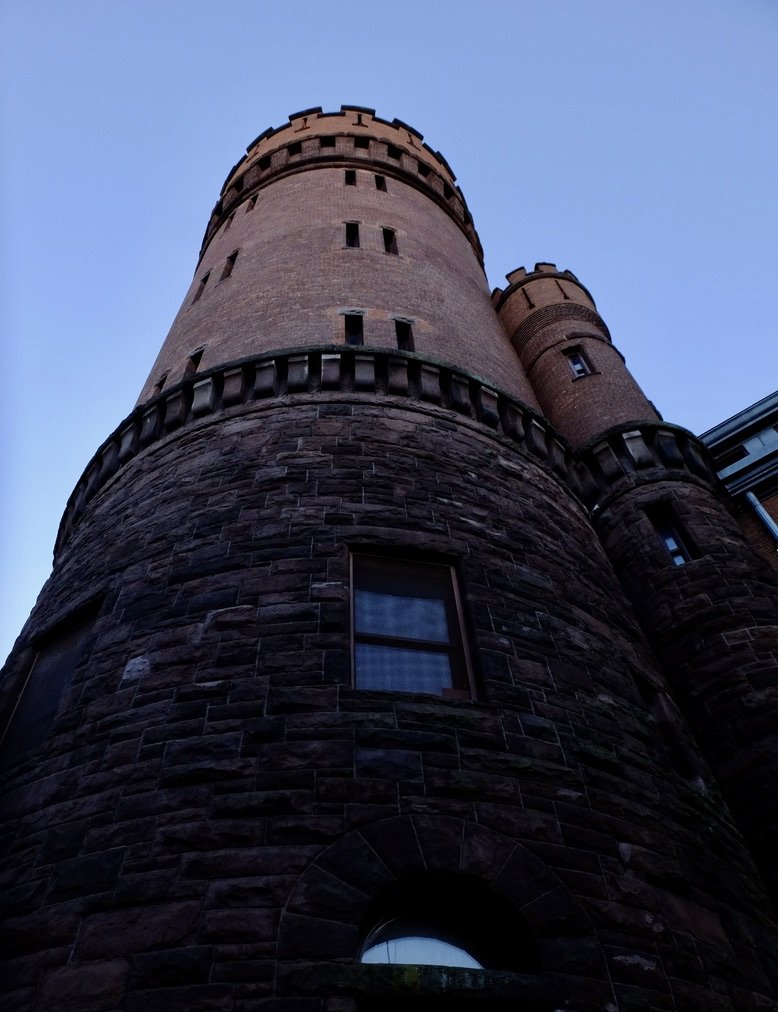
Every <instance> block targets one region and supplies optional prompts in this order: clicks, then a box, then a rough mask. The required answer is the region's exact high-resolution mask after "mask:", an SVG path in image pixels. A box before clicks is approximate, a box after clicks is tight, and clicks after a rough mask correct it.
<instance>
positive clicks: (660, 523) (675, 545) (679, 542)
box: [646, 503, 698, 569]
mask: <svg viewBox="0 0 778 1012" xmlns="http://www.w3.org/2000/svg"><path fill="white" fill-rule="evenodd" d="M646 516H647V517H648V519H649V521H650V522H651V526H652V527H653V528H654V533H655V535H656V537H657V538H658V540H659V542H660V544H661V545H662V547H663V548H664V550H665V552H666V553H667V556H668V557H669V559H670V560H671V561H672V563H673V565H674V566H675V567H676V568H678V569H680V568H681V566H686V565H688V563H690V562H693V561H694V559H696V558H697V557H698V555H697V552H696V551H695V550H694V548H693V545H692V542H691V541H690V539H689V537H688V535H687V534H686V531H685V530H684V529H683V528H682V526H681V523H680V521H679V520H678V517H677V516H676V514H675V510H674V509H673V507H672V506H671V505H670V504H669V503H655V504H653V505H651V506H649V507H648V508H647V509H646Z"/></svg>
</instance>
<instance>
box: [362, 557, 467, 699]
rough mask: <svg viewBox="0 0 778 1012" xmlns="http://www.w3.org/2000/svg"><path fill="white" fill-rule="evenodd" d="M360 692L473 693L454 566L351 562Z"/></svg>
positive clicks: (374, 559)
mask: <svg viewBox="0 0 778 1012" xmlns="http://www.w3.org/2000/svg"><path fill="white" fill-rule="evenodd" d="M353 573H354V587H353V622H354V626H353V632H354V681H355V685H356V686H357V688H361V689H382V690H386V691H392V692H431V693H436V694H441V693H444V692H446V691H447V690H450V689H460V690H466V689H468V688H469V676H468V669H467V662H466V658H465V650H464V642H463V640H462V633H461V617H460V614H459V608H458V602H457V599H456V591H455V586H454V574H453V572H452V569H451V567H450V566H447V565H442V564H438V563H417V562H410V561H405V560H397V559H387V558H380V557H373V556H363V555H355V556H354V557H353Z"/></svg>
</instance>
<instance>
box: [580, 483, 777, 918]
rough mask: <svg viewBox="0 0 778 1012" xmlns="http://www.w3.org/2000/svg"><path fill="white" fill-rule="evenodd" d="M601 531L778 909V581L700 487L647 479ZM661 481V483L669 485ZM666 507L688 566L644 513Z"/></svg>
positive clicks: (622, 497) (622, 495) (617, 505)
mask: <svg viewBox="0 0 778 1012" xmlns="http://www.w3.org/2000/svg"><path fill="white" fill-rule="evenodd" d="M644 476H645V477H646V478H647V479H648V480H646V482H645V484H642V483H641V481H640V478H637V479H635V478H634V477H633V479H632V480H633V482H634V487H632V488H629V489H628V488H627V481H623V482H622V483H621V487H619V485H618V484H617V485H616V487H615V494H614V496H613V498H612V500H611V501H610V502H608V501H607V497H606V501H604V502H603V504H602V509H601V510H600V512H599V513H598V517H599V519H598V521H597V523H598V528H599V530H600V532H601V534H602V538H603V543H604V545H605V547H606V549H607V551H608V553H609V556H610V557H611V559H612V560H613V562H614V566H615V568H616V570H617V572H618V573H619V575H620V577H621V579H622V581H623V584H624V587H625V589H626V590H627V593H628V594H629V596H630V598H631V599H632V601H633V602H634V605H635V610H636V612H637V614H638V617H639V619H640V622H641V625H642V626H643V628H644V629H645V630H646V632H647V634H648V636H649V640H650V641H651V642H652V643H653V644H654V647H655V650H656V652H657V655H658V656H659V658H660V661H661V662H662V665H663V669H664V671H665V673H666V674H667V677H668V680H669V682H670V684H671V687H672V692H673V695H674V696H675V699H676V700H677V701H678V704H679V705H680V707H681V709H682V710H683V711H684V713H685V715H686V717H687V719H688V720H689V722H690V725H691V727H692V728H693V731H694V734H695V737H696V740H697V741H698V743H699V745H700V748H701V749H702V751H703V753H704V754H705V756H706V758H707V760H708V762H709V763H710V765H711V767H712V768H713V770H714V772H715V774H716V776H717V777H718V780H719V783H720V785H721V786H722V788H723V789H724V792H725V795H726V796H727V798H728V800H729V802H730V804H731V806H732V809H733V811H734V813H735V815H736V818H737V820H738V824H739V825H740V826H741V828H742V830H743V832H744V835H745V837H746V840H747V842H748V844H749V846H750V848H751V852H752V854H753V855H754V859H755V860H756V862H757V864H758V865H759V867H760V870H761V872H762V875H763V876H764V878H765V880H766V881H767V882H768V885H769V886H770V888H771V891H772V895H773V897H774V899H778V873H777V872H776V863H775V855H776V851H778V763H777V762H776V756H777V752H776V732H775V728H776V718H777V717H778V578H777V577H776V574H775V572H774V571H772V570H770V569H769V568H768V566H767V564H766V563H763V562H762V560H761V559H759V558H758V557H757V556H756V555H755V554H754V552H752V551H751V549H750V547H749V546H748V545H747V544H746V541H745V538H744V537H743V533H742V531H741V530H740V529H739V527H738V524H737V523H736V521H735V519H734V518H733V516H732V515H731V514H730V513H729V512H728V511H727V509H726V508H725V506H724V505H723V504H722V503H721V502H720V501H719V500H718V499H717V497H716V496H714V495H713V494H712V493H711V490H710V489H709V488H708V487H706V486H704V485H703V484H702V483H699V482H698V483H694V482H692V481H691V480H689V478H688V477H687V478H686V480H681V481H670V480H657V478H658V477H660V476H659V475H657V474H656V473H655V472H653V473H652V470H651V469H646V470H645V472H644ZM666 477H667V476H665V478H666ZM657 504H672V509H673V513H674V515H675V517H676V518H677V522H678V525H679V530H680V531H681V532H682V536H683V537H684V539H685V540H686V541H687V543H688V546H689V550H690V553H691V555H692V558H691V559H690V560H689V561H688V562H687V563H686V564H685V565H683V566H675V565H674V564H673V562H672V560H671V559H670V556H669V554H668V553H667V551H666V550H665V548H664V545H663V544H662V543H661V540H660V539H659V537H658V536H657V534H656V532H655V531H654V530H653V528H652V524H651V521H650V519H649V512H650V510H651V508H652V507H655V506H656V505H657Z"/></svg>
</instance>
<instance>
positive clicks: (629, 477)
mask: <svg viewBox="0 0 778 1012" xmlns="http://www.w3.org/2000/svg"><path fill="white" fill-rule="evenodd" d="M575 467H576V473H577V479H578V481H577V489H576V491H577V492H578V494H579V495H580V497H581V499H582V500H583V502H584V504H585V505H586V506H587V507H588V508H589V510H590V511H592V512H594V511H596V510H598V509H601V508H602V507H604V506H605V505H607V502H608V501H609V500H610V499H612V498H613V497H614V496H617V495H621V494H623V493H624V492H627V491H629V490H630V489H632V488H635V487H636V486H638V485H646V484H649V483H651V482H655V481H667V480H668V479H670V480H672V479H680V480H684V481H690V480H691V481H693V482H695V483H697V484H704V485H708V486H711V485H714V484H715V482H716V475H715V473H714V471H713V468H712V466H711V463H710V456H709V454H708V451H707V449H706V448H705V446H704V445H703V444H702V443H701V442H700V440H699V439H697V438H696V437H695V436H693V435H692V434H691V432H689V431H688V430H686V429H682V428H681V427H680V426H679V425H668V424H667V423H665V422H639V423H635V424H629V423H627V424H626V425H619V426H616V427H614V428H613V429H609V430H607V431H606V432H604V433H602V434H601V435H599V436H597V437H596V438H595V439H592V440H590V441H589V442H588V443H586V444H585V445H584V446H582V447H580V448H579V449H578V450H577V452H576V465H575Z"/></svg>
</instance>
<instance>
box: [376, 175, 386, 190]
mask: <svg viewBox="0 0 778 1012" xmlns="http://www.w3.org/2000/svg"><path fill="white" fill-rule="evenodd" d="M375 188H376V189H377V190H381V192H382V193H386V179H385V177H384V176H376V177H375Z"/></svg>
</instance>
